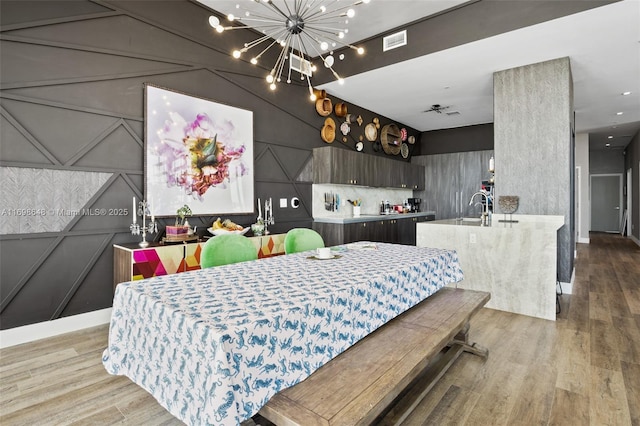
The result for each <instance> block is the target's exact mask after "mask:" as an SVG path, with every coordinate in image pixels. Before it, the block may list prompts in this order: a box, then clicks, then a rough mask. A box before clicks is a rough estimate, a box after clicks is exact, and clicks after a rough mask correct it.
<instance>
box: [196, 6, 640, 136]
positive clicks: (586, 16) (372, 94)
mask: <svg viewBox="0 0 640 426" xmlns="http://www.w3.org/2000/svg"><path fill="white" fill-rule="evenodd" d="M280 1H282V0H280ZM202 3H204V4H206V5H207V6H209V7H211V8H212V9H214V10H217V11H220V12H223V13H225V14H226V13H230V12H231V13H235V14H236V15H241V13H238V11H237V10H238V9H236V5H237V4H241V5H242V7H243V8H245V7H248V8H251V7H254V8H255V7H256V6H260V5H259V4H256V3H255V2H254V1H253V0H236V1H226V0H202ZM461 3H464V1H460V0H447V1H426V0H371V3H370V4H368V5H360V6H358V8H357V9H356V10H357V14H356V17H354V18H353V19H351V21H350V22H349V27H348V28H349V33H348V37H349V38H350V40H349V42H352V43H353V42H355V41H359V40H364V39H367V38H370V37H372V36H374V35H376V34H380V33H383V32H387V31H388V30H391V29H394V28H400V27H402V26H403V25H406V24H407V23H409V22H413V21H415V20H417V19H419V18H422V17H425V16H429V15H431V14H434V13H437V12H439V11H442V10H446V9H449V8H452V7H455V6H457V5H459V4H461ZM412 42H414V43H417V42H419V40H408V43H409V44H411V43H412ZM400 49H402V47H400ZM369 50H371V49H369ZM366 54H367V55H383V54H384V53H383V52H382V46H380V51H378V52H371V51H367V53H366ZM567 56H568V57H569V58H570V60H571V68H572V74H573V81H574V107H575V112H576V132H577V133H589V134H590V141H591V145H592V149H598V148H604V146H605V143H610V144H611V146H612V148H615V147H625V146H626V145H627V144H628V143H629V141H630V140H631V137H632V136H633V135H634V134H635V132H637V131H638V130H639V129H640V0H623V1H620V2H617V3H613V4H609V5H607V6H601V7H598V8H595V9H591V10H587V11H585V12H581V13H577V14H574V15H570V16H567V17H563V18H559V19H555V20H552V21H548V22H545V23H542V24H538V25H533V26H530V27H526V28H522V29H519V30H516V31H511V32H508V33H504V34H501V35H497V36H494V37H490V38H487V39H484V40H479V41H475V42H472V43H468V44H465V45H462V46H458V47H455V48H451V49H448V50H444V51H440V52H436V53H432V54H429V55H426V56H422V57H419V58H415V59H411V60H408V61H404V62H401V63H396V64H394V65H390V66H386V67H383V68H379V69H376V70H372V71H369V72H365V73H362V74H358V75H354V76H350V77H348V78H346V79H345V83H344V84H343V85H339V84H338V83H337V82H331V83H327V84H324V85H322V86H321V87H320V88H323V89H325V90H326V91H327V92H328V93H329V94H331V95H333V96H336V97H339V98H341V99H344V100H345V101H347V102H350V103H353V104H356V105H359V106H361V107H364V108H367V109H369V110H371V111H375V112H376V113H378V114H381V115H383V116H386V117H389V118H390V119H392V120H395V121H398V122H401V123H403V124H406V125H408V126H411V127H414V128H415V129H418V130H421V131H428V130H436V129H447V128H453V127H461V126H468V125H474V124H483V123H490V122H492V121H493V73H494V72H496V71H500V70H504V69H509V68H514V67H518V66H523V65H528V64H533V63H537V62H542V61H546V60H550V59H556V58H560V57H567ZM339 65H340V64H339V63H336V65H335V66H334V68H336V70H337V71H338V73H339V72H340V70H339ZM624 91H631V92H632V94H631V95H629V96H622V95H621V93H622V92H624ZM390 99H391V100H393V101H392V102H390V101H389V100H390ZM433 104H441V105H444V106H449V108H448V109H447V110H446V112H450V111H459V112H460V114H459V115H447V114H437V113H434V112H430V113H424V112H423V111H425V110H426V109H428V108H429V107H430V106H431V105H433ZM617 112H623V115H620V116H619V115H616V113H617ZM609 135H612V136H614V138H613V139H608V138H607V137H608V136H609Z"/></svg>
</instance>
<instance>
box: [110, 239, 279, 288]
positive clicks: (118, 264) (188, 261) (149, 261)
mask: <svg viewBox="0 0 640 426" xmlns="http://www.w3.org/2000/svg"><path fill="white" fill-rule="evenodd" d="M285 235H286V234H273V235H265V236H261V237H247V238H249V240H250V241H251V242H252V243H253V244H254V246H255V247H256V251H257V252H258V258H264V257H269V256H276V255H280V254H284V237H285ZM205 242H206V241H197V242H185V243H178V244H150V245H149V247H145V248H141V247H139V246H138V244H137V243H131V244H114V246H113V288H114V290H115V288H116V286H117V285H118V284H120V283H122V282H127V281H136V280H142V279H145V278H151V277H157V276H160V275H170V274H177V273H180V272H186V271H193V270H196V269H200V253H201V252H202V246H203V245H204V244H205Z"/></svg>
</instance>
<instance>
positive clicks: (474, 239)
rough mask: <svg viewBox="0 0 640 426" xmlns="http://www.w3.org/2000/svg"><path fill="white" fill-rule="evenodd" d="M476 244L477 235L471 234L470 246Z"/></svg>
mask: <svg viewBox="0 0 640 426" xmlns="http://www.w3.org/2000/svg"><path fill="white" fill-rule="evenodd" d="M476 242H477V240H476V234H474V233H471V234H469V244H475V243H476Z"/></svg>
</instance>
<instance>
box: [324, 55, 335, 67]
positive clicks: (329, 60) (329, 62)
mask: <svg viewBox="0 0 640 426" xmlns="http://www.w3.org/2000/svg"><path fill="white" fill-rule="evenodd" d="M334 62H335V59H334V57H333V56H331V55H329V56H327V57H326V58H324V66H325V67H327V68H331V67H332V66H333V63H334Z"/></svg>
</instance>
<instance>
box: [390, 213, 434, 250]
mask: <svg viewBox="0 0 640 426" xmlns="http://www.w3.org/2000/svg"><path fill="white" fill-rule="evenodd" d="M428 220H435V215H430V216H419V217H410V218H406V219H398V226H397V229H398V241H397V242H398V244H407V245H410V246H415V245H416V224H418V223H420V222H426V221H428Z"/></svg>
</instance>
